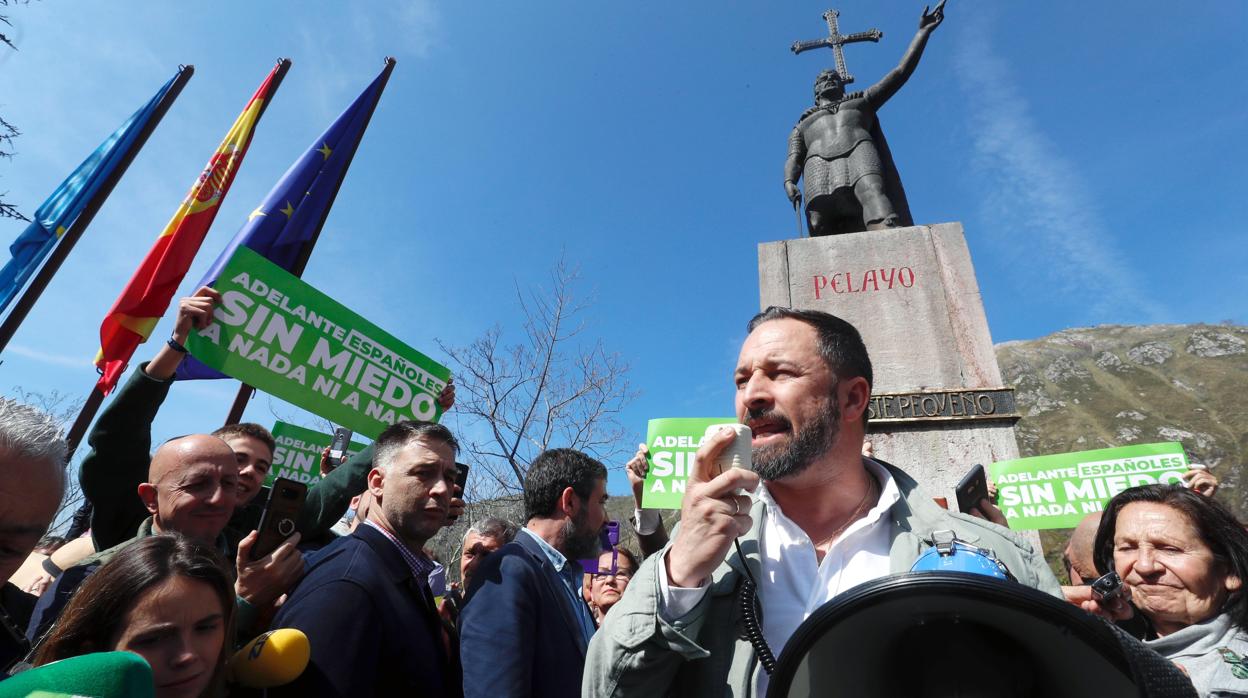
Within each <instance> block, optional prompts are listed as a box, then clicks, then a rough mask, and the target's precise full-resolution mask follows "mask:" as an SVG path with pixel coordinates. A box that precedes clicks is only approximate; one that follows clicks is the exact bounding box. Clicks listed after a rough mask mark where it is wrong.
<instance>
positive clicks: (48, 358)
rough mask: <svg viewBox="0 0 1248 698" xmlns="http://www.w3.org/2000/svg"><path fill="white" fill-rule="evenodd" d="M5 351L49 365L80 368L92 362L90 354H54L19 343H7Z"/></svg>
mask: <svg viewBox="0 0 1248 698" xmlns="http://www.w3.org/2000/svg"><path fill="white" fill-rule="evenodd" d="M5 351H6V352H9V353H11V354H14V355H16V356H20V357H22V358H26V359H30V360H31V361H38V362H39V363H42V364H48V365H50V366H62V367H65V368H82V367H83V366H90V365H91V363H92V357H90V356H85V355H82V354H79V355H70V354H54V353H52V352H49V351H44V350H42V349H35V348H33V347H28V346H24V345H21V344H9V346H8V347H6V348H5Z"/></svg>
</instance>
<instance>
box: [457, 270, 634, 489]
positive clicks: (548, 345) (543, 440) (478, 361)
mask: <svg viewBox="0 0 1248 698" xmlns="http://www.w3.org/2000/svg"><path fill="white" fill-rule="evenodd" d="M576 282H577V273H576V271H575V270H572V269H569V268H568V267H567V265H566V264H564V262H563V261H562V260H561V261H560V262H559V263H558V264H556V265H555V267H554V269H552V270H551V274H550V283H549V286H548V287H546V288H539V289H532V290H529V291H525V290H523V289H521V288H519V287H518V286H517V288H516V297H517V300H518V302H519V305H520V310H521V314H522V316H523V321H522V322H521V323H520V328H519V334H520V337H519V340H518V341H516V342H515V343H514V344H510V345H508V344H506V343H505V342H504V340H503V336H504V330H503V328H501V327H499V326H495V327H492V328H490V329H489V330H487V331H486V332H485V334H483V335H482V336H481V337H479V338H477V339H476V340H475V341H473V342H472V343H471V344H469V345H467V346H464V347H452V346H448V345H447V344H445V343H444V342H441V341H439V342H438V345H439V346H440V347H441V348H442V350H443V351H444V352H446V354H447V356H449V357H450V360H451V364H452V365H453V369H454V373H455V384H456V387H457V393H458V398H457V400H456V404H455V411H456V413H457V414H458V415H459V416H460V418H461V419H464V420H466V421H467V428H466V429H465V430H464V435H463V438H462V439H461V441H462V442H463V443H464V452H465V458H467V459H468V461H469V464H470V465H472V466H473V467H474V469H477V470H474V472H480V473H482V474H483V479H480V480H477V484H478V485H479V486H480V485H484V484H486V483H488V487H489V488H490V489H493V490H494V492H495V494H496V495H514V494H517V493H519V492H521V491H522V487H523V482H524V477H525V475H526V474H527V473H528V471H529V465H530V464H531V463H532V462H533V459H534V458H536V457H537V455H538V454H539V453H541V452H542V451H544V450H546V449H548V448H556V447H566V448H574V449H577V450H580V451H584V452H586V453H588V454H590V455H592V456H594V457H595V458H598V459H599V460H602V461H604V462H607V463H608V464H609V463H610V462H611V461H612V460H614V459H616V458H617V457H618V456H620V455H622V454H623V453H624V452H625V450H626V449H625V448H624V447H623V445H622V444H623V437H624V436H625V435H626V431H625V429H624V428H623V426H622V425H621V424H620V423H619V421H618V416H619V413H620V411H621V410H622V409H623V408H624V407H625V406H626V405H627V404H628V403H629V402H631V401H632V400H633V398H634V397H636V394H635V392H634V391H633V390H632V389H631V387H630V385H629V382H628V378H627V374H628V364H627V363H626V362H624V361H623V360H621V359H620V357H619V356H617V355H615V354H611V353H608V352H607V350H606V349H605V348H604V347H603V345H602V342H600V341H598V342H582V341H580V338H581V335H582V333H583V332H584V331H585V327H586V326H585V322H584V315H585V312H586V311H587V310H588V309H589V307H590V304H589V303H588V302H583V301H580V300H578V299H577V298H576V296H575V293H574V287H575V285H576Z"/></svg>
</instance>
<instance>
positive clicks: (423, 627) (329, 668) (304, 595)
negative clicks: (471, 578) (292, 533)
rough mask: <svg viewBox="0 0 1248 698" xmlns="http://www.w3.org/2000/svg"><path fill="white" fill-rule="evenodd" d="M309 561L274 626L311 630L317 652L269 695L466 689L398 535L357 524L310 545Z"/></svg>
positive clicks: (393, 693) (429, 692)
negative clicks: (345, 533) (291, 679)
mask: <svg viewBox="0 0 1248 698" xmlns="http://www.w3.org/2000/svg"><path fill="white" fill-rule="evenodd" d="M309 565H310V568H309V570H308V572H307V574H306V575H305V576H304V578H303V580H302V581H300V582H299V585H298V586H296V587H295V589H294V591H293V592H291V595H290V598H289V599H288V600H287V601H286V603H285V604H283V605H282V608H281V610H280V611H278V614H277V617H276V618H275V619H274V620H273V628H298V629H299V630H302V631H303V632H304V633H305V634H307V636H308V641H309V642H310V643H311V645H312V660H311V662H310V663H309V664H308V668H307V669H306V670H305V671H304V672H303V675H302V676H301V677H300V678H299V679H298V680H296V681H295V682H293V683H291V684H288V685H287V686H284V687H282V688H279V689H270V690H269V694H270V695H271V696H273V697H274V698H280V697H282V696H291V697H296V696H297V697H299V698H304V697H305V696H333V697H337V696H374V695H375V696H412V697H415V696H451V697H453V698H455V697H458V696H460V695H461V692H460V686H461V682H462V679H461V676H460V669H459V663H458V661H457V658H456V657H455V656H449V657H448V656H447V652H446V648H445V646H444V644H443V635H442V623H441V620H440V619H439V617H438V614H437V609H436V608H435V607H434V602H433V596H432V595H431V594H430V593H429V589H428V587H427V586H425V585H424V584H423V583H422V582H419V581H417V580H416V578H415V577H414V575H413V574H412V571H411V568H410V567H408V565H407V563H406V562H405V561H404V560H403V556H402V555H401V554H400V553H399V551H398V550H397V549H396V548H395V546H394V543H392V542H390V540H389V539H388V538H386V537H385V536H384V535H383V534H382V533H380V532H379V531H377V530H376V529H374V528H373V527H371V526H360V527H358V528H357V529H356V530H355V532H354V533H352V534H351V535H349V536H343V537H342V538H339V539H338V540H336V541H334V542H333V543H331V544H329V545H328V546H326V547H325V548H323V549H321V550H319V551H317V552H315V553H313V554H312V555H311V556H310V557H309ZM454 654H455V648H453V647H452V655H454Z"/></svg>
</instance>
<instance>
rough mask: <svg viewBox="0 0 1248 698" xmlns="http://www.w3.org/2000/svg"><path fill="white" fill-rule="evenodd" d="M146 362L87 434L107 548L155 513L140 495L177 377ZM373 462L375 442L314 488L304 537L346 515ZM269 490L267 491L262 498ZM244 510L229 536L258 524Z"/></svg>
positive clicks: (95, 528) (302, 519) (92, 496)
mask: <svg viewBox="0 0 1248 698" xmlns="http://www.w3.org/2000/svg"><path fill="white" fill-rule="evenodd" d="M146 368H147V364H146V363H144V364H142V365H140V366H139V368H138V369H136V370H135V371H134V373H132V374H130V378H129V379H128V380H127V381H126V383H125V385H124V386H122V388H121V390H119V391H118V393H117V395H116V397H114V398H113V401H112V402H111V403H109V405H108V407H107V408H105V409H104V411H102V412H101V413H100V417H99V419H97V420H96V422H95V426H94V427H92V429H91V433H90V435H89V436H88V437H87V443H88V444H90V446H91V452H90V453H88V454H87V457H86V458H85V459H84V460H83V461H82V466H81V468H80V470H79V475H78V478H79V482H81V484H82V491H83V494H85V495H86V497H87V499H88V500H90V501H91V503H92V505H93V506H94V508H95V510H94V512H93V513H92V516H91V537H92V540H93V542H94V543H95V549H96V550H100V551H107V550H108V549H109V548H112V547H114V546H116V545H119V544H121V543H124V542H126V541H129V540H130V539H132V538H134V532H135V530H136V529H137V528H138V527H139V526H140V525H141V524H142V523H143V521H144V519H146V518H148V516H150V512H148V511H147V509H146V508H145V507H144V506H143V502H142V501H140V500H139V495H138V487H139V485H140V484H141V483H144V482H147V471H148V466H149V465H150V464H151V461H152V458H151V451H152V422H153V421H154V420H155V419H156V413H157V411H159V410H160V406H161V405H162V404H163V403H164V401H165V398H166V397H167V396H168V395H169V388H170V386H172V385H173V380H157V379H155V378H152V377H151V376H149V375H147V374H146V373H145V372H144V369H146ZM372 463H373V447H372V446H371V445H369V446H368V447H367V448H365V449H364V450H363V451H360V452H359V453H357V454H356V455H355V456H353V457H352V458H351V459H350V460H348V461H347V462H346V463H343V464H342V465H341V466H339V467H338V468H336V469H334V471H333V472H332V473H330V474H329V475H327V476H326V477H324V478H321V481H320V482H319V483H317V485H316V486H315V487H313V488H311V489H310V490H308V496H307V499H306V500H305V501H304V504H303V510H302V511H301V512H300V514H299V522H298V524H299V531H300V532H301V533H303V538H304V540H308V539H312V538H316V537H319V536H322V535H324V534H325V533H326V532H327V531H329V529H330V527H331V526H333V525H334V524H335V523H336V522H337V521H338V519H340V518H342V515H343V514H344V513H346V511H347V507H349V506H350V504H351V498H352V497H354V496H355V495H357V494H359V493H361V492H363V491H364V489H365V487H366V485H367V479H368V472H369V470H371V469H372ZM263 496H264V494H263V492H262V493H260V494H257V495H256V498H257V500H259V499H260V497H263ZM263 503H264V502H263V501H260V502H259V504H261V505H263ZM242 512H243V508H242V507H240V508H239V514H240V515H239V516H238V517H237V518H238V519H239V520H238V521H235V520H234V519H232V520H231V522H230V523H231V525H230V527H229V528H238V529H239V530H236V531H233V532H232V534H231V535H230V536H228V537H230V538H231V539H232V540H234V541H235V542H237V539H239V538H242V537H243V536H245V535H246V534H247V533H249V532H250V530H251V525H242V526H235V524H236V523H246V524H252V522H250V521H246V522H244V519H245V518H246V517H245V516H243V515H242ZM252 525H254V524H252ZM244 528H245V529H246V530H242V529H244ZM227 552H232V551H227Z"/></svg>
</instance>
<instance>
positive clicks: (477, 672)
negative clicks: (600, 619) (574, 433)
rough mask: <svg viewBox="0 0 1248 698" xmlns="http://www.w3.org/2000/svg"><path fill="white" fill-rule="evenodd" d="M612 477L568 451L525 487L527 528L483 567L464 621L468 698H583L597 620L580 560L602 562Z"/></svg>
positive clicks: (551, 454)
mask: <svg viewBox="0 0 1248 698" xmlns="http://www.w3.org/2000/svg"><path fill="white" fill-rule="evenodd" d="M606 501H607V469H606V468H605V467H603V465H602V463H599V462H598V461H596V460H594V459H593V458H590V457H589V456H587V455H585V454H584V453H581V452H579V451H573V450H571V449H566V448H560V449H552V450H549V451H546V452H544V453H542V454H541V455H540V456H538V457H537V459H536V460H534V461H533V464H532V466H531V467H530V468H529V474H528V476H527V477H525V480H524V509H525V517H526V519H527V521H526V523H525V527H524V528H523V529H521V530H520V532H519V533H518V534H516V538H515V540H513V541H512V542H510V543H508V544H507V545H504V546H503V547H502V548H500V549H499V550H498V551H497V552H495V553H493V554H491V555H490V556H489V557H487V558H486V559H485V561H484V562H482V563H481V566H480V567H479V568H478V569H477V570H476V571H475V572H474V573H473V575H472V586H471V587H470V588H469V589H468V597H467V600H466V601H465V604H464V611H463V615H462V616H461V617H460V618H461V622H460V654H461V656H462V658H463V663H464V666H465V667H467V671H465V673H464V696H465V698H487V697H488V698H500V697H503V696H540V697H541V698H565V697H566V698H576V697H577V696H580V695H581V673H582V671H583V669H584V666H585V650H586V648H587V647H588V645H589V638H590V637H591V636H592V635H593V633H594V627H595V626H594V620H593V617H592V616H591V615H590V613H589V607H588V606H586V605H585V601H584V599H583V598H582V597H581V582H582V577H583V573H582V571H581V566H580V564H579V563H578V562H577V560H580V559H584V558H590V557H597V555H598V551H599V547H600V543H599V533H600V531H601V530H602V527H603V524H605V523H606V521H607V509H606Z"/></svg>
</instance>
